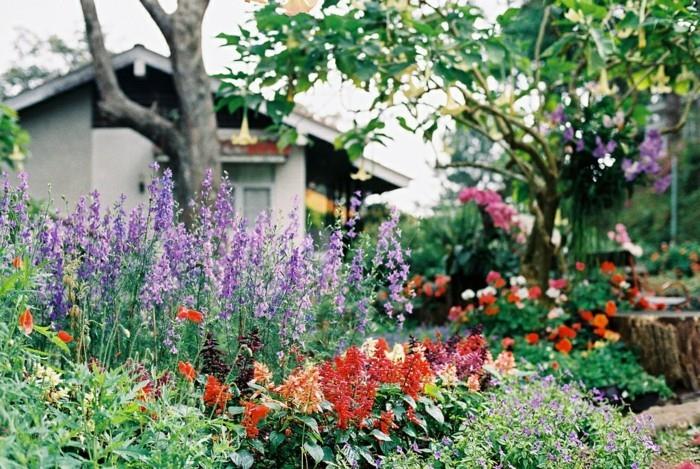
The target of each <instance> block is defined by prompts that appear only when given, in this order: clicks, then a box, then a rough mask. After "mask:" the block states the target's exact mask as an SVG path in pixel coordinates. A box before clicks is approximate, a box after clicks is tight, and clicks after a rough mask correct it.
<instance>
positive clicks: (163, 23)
mask: <svg viewBox="0 0 700 469" xmlns="http://www.w3.org/2000/svg"><path fill="white" fill-rule="evenodd" d="M140 1H141V5H143V8H144V9H145V10H146V11H147V12H148V14H149V15H151V18H152V19H153V21H154V22H155V23H156V25H158V29H160V32H161V33H163V36H165V40H166V41H168V42H169V41H170V36H171V35H172V32H173V25H172V22H171V21H170V15H169V14H168V13H166V12H165V10H163V7H162V6H161V5H160V3H158V0H140Z"/></svg>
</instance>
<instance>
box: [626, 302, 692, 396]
mask: <svg viewBox="0 0 700 469" xmlns="http://www.w3.org/2000/svg"><path fill="white" fill-rule="evenodd" d="M678 315H679V316H680V317H678V318H654V317H635V316H632V317H620V318H616V319H615V323H616V326H617V328H618V330H619V331H620V334H621V335H622V338H623V339H624V340H625V342H627V343H628V344H630V345H632V346H634V347H635V348H636V349H638V350H639V358H640V363H641V365H642V366H643V367H644V369H646V370H647V371H648V372H649V373H651V374H654V375H664V377H665V378H666V382H667V383H668V384H669V386H671V387H672V388H674V389H676V390H687V391H700V319H698V318H693V317H685V318H684V317H682V313H678Z"/></svg>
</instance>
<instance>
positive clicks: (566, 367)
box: [517, 341, 673, 402]
mask: <svg viewBox="0 0 700 469" xmlns="http://www.w3.org/2000/svg"><path fill="white" fill-rule="evenodd" d="M517 356H518V358H520V359H522V360H524V361H525V362H528V363H530V364H533V365H532V367H533V368H536V367H538V366H539V367H547V368H548V369H550V370H552V364H554V363H556V364H557V365H556V367H557V369H556V370H552V371H551V372H552V373H554V374H555V376H556V377H557V379H558V380H559V381H560V382H563V383H577V382H580V383H582V384H583V385H584V386H585V387H586V389H600V390H603V389H605V388H608V387H613V386H615V387H617V388H618V389H619V390H620V392H621V393H623V396H622V397H623V398H624V399H625V401H627V402H629V401H632V400H634V399H635V398H637V397H640V396H642V395H644V394H648V393H658V394H659V396H660V397H662V398H669V397H671V396H673V392H672V391H671V390H670V389H669V387H668V386H667V385H666V382H665V381H664V378H663V377H657V376H652V375H650V374H649V373H647V372H646V371H644V369H643V368H642V367H641V365H640V364H639V361H638V358H637V356H636V355H635V354H634V352H632V351H631V350H630V349H629V348H627V347H626V346H625V345H623V344H621V343H619V342H618V343H605V342H598V343H597V344H596V346H594V347H593V348H592V349H591V350H573V351H572V352H571V353H569V354H562V353H559V352H557V351H555V350H554V349H553V348H552V345H551V344H550V343H547V342H540V343H538V344H536V345H529V344H526V343H525V342H524V341H523V342H522V346H518V347H517Z"/></svg>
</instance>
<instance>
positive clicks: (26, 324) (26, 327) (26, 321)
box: [19, 308, 34, 335]
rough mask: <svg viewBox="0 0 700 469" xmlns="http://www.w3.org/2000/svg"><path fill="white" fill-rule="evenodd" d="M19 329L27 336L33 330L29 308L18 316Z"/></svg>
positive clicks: (32, 319)
mask: <svg viewBox="0 0 700 469" xmlns="http://www.w3.org/2000/svg"><path fill="white" fill-rule="evenodd" d="M19 328H20V329H22V332H24V333H25V334H27V335H29V334H31V333H32V331H33V330H34V318H33V317H32V313H31V311H29V308H27V309H25V310H24V312H23V313H22V314H20V315H19Z"/></svg>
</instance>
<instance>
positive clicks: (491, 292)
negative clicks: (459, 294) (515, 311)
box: [476, 286, 497, 298]
mask: <svg viewBox="0 0 700 469" xmlns="http://www.w3.org/2000/svg"><path fill="white" fill-rule="evenodd" d="M496 293H497V292H496V289H495V288H493V287H491V286H489V287H486V288H482V289H481V290H479V291H478V292H476V296H478V297H479V298H481V297H482V296H484V295H494V296H495V295H496Z"/></svg>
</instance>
